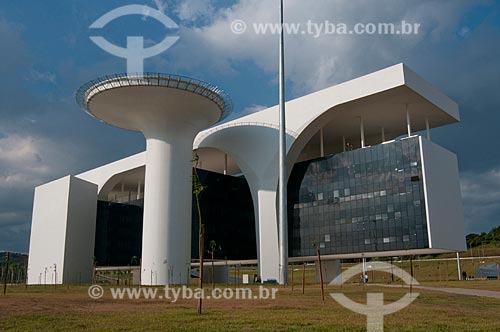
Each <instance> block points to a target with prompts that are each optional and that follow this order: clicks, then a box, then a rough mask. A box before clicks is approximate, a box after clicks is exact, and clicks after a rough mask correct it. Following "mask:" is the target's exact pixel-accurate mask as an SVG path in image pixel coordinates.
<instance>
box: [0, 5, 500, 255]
mask: <svg viewBox="0 0 500 332" xmlns="http://www.w3.org/2000/svg"><path fill="white" fill-rule="evenodd" d="M285 2H286V20H287V21H289V22H295V23H303V24H304V23H306V22H307V21H308V20H311V21H312V22H318V23H321V22H324V21H326V20H328V21H330V22H334V23H344V24H347V25H349V26H353V25H354V24H355V23H358V22H360V23H379V22H394V23H397V22H401V21H403V20H405V21H407V22H414V23H419V24H421V27H420V33H419V34H417V35H411V36H402V35H325V34H324V35H321V36H319V37H318V38H315V36H311V35H308V34H304V35H303V34H298V35H289V36H287V64H286V65H287V79H288V81H287V83H288V85H287V98H288V99H292V98H295V97H299V96H301V95H304V94H307V93H310V92H312V91H316V90H318V89H321V88H325V87H328V86H331V85H333V84H336V83H339V82H342V81H346V80H349V79H351V78H354V77H357V76H360V75H363V74H367V73H369V72H372V71H375V70H378V69H382V68H384V67H387V66H390V65H393V64H396V63H399V62H404V63H406V64H407V65H409V66H410V67H411V68H412V69H413V70H415V71H416V72H417V73H419V74H420V75H421V76H423V77H424V78H425V79H426V80H427V81H429V82H431V83H432V84H434V85H435V86H437V87H438V88H439V89H440V90H442V91H443V92H445V93H446V94H447V95H448V96H450V97H451V98H452V99H454V100H455V101H457V102H458V103H459V104H460V108H461V115H462V123H460V124H457V125H453V126H449V127H448V128H441V129H439V130H437V131H435V132H434V133H433V140H435V141H437V142H438V143H439V144H441V145H443V146H445V147H446V148H448V149H449V150H451V151H454V152H456V153H457V154H458V156H459V163H460V171H461V183H462V191H463V198H464V207H465V214H466V223H467V232H481V231H488V230H489V229H491V228H492V227H494V226H497V225H500V220H499V218H498V217H497V216H498V215H499V213H500V151H499V150H498V149H497V144H498V142H499V140H498V136H499V132H500V130H499V129H500V109H499V105H500V93H499V91H498V90H499V88H500V2H499V1H496V0H484V1H481V0H405V1H403V0H377V1H375V0H314V1H303V0H286V1H285ZM125 4H141V5H148V6H151V7H153V8H157V9H160V10H161V11H162V12H164V13H165V14H166V15H168V16H169V17H170V18H172V19H173V20H174V21H175V22H177V23H178V24H179V26H180V29H179V30H178V31H173V32H172V31H165V28H164V27H163V26H162V25H161V24H160V23H159V22H157V21H155V20H153V19H149V18H146V17H141V16H128V17H123V18H120V19H117V20H115V21H113V22H111V23H110V24H108V25H107V26H106V27H105V28H104V29H101V31H100V34H101V35H102V36H105V38H106V39H108V40H109V41H110V42H113V43H116V44H118V45H122V46H125V43H126V37H127V36H131V35H136V36H144V37H145V40H146V43H147V44H151V45H152V44H155V43H157V42H159V41H161V40H162V39H163V38H164V37H165V34H166V33H169V34H174V35H178V36H180V40H179V41H178V42H177V43H176V44H175V45H174V46H173V47H172V48H170V49H169V50H168V51H166V52H165V53H163V54H161V55H159V56H156V57H154V58H150V59H147V60H146V61H145V70H147V71H159V72H166V73H176V74H181V75H186V76H191V77H196V78H199V79H202V80H205V81H209V82H213V83H215V84H217V85H219V86H220V87H222V88H224V89H225V90H227V91H228V92H229V94H230V95H231V96H232V98H233V100H234V102H235V114H234V115H233V116H238V115H241V114H243V113H247V112H251V111H252V110H256V109H259V108H261V107H263V106H271V105H274V104H276V103H277V78H276V76H277V57H278V52H277V41H278V40H277V36H276V35H274V36H273V35H271V34H267V35H257V34H255V33H253V32H252V29H251V27H252V24H253V23H256V22H257V23H259V22H264V23H265V22H276V19H277V13H278V7H277V4H278V1H277V0H276V1H271V0H179V1H173V0H168V1H165V0H164V1H161V0H155V1H150V0H136V1H128V0H127V1H123V0H121V1H117V0H107V1H88V0H85V1H83V0H72V1H68V0H52V1H39V0H20V1H8V0H0V46H1V48H0V75H1V78H2V80H1V81H0V250H3V249H6V250H15V251H23V252H26V251H27V250H28V245H29V231H30V223H31V209H32V203H33V189H34V187H35V186H36V185H39V184H41V183H44V182H47V181H50V180H53V179H56V178H59V177H62V176H65V175H67V174H77V173H79V172H82V171H85V170H88V169H90V168H94V167H97V166H100V165H102V164H105V163H108V162H111V161H114V160H116V159H119V158H123V157H126V156H128V155H131V154H134V153H137V152H139V151H142V150H143V149H144V148H145V143H144V139H143V137H142V136H141V134H138V133H132V132H127V131H124V130H120V129H117V128H113V127H110V126H107V125H104V124H101V123H100V122H98V121H96V120H95V119H93V118H91V117H89V116H88V115H86V114H85V113H84V112H82V111H81V110H79V109H78V106H77V105H76V103H75V98H74V94H75V91H76V90H77V89H78V87H79V86H80V85H82V84H83V83H85V82H86V81H88V80H91V79H94V78H96V77H99V76H103V75H106V74H111V73H115V72H124V71H125V70H126V65H125V60H124V59H120V58H115V57H113V56H111V55H109V54H107V53H105V52H104V51H103V50H101V49H100V48H98V47H97V46H96V45H94V44H93V43H92V42H91V41H90V39H89V36H90V35H93V34H95V32H94V31H91V29H89V25H90V24H92V22H94V21H95V20H96V19H97V18H99V17H100V16H101V15H103V14H104V13H106V12H108V11H109V10H111V9H114V8H117V7H119V6H122V5H125ZM237 19H238V20H244V21H245V22H246V23H247V25H248V26H249V27H250V29H249V30H248V31H247V32H246V33H244V34H234V33H232V32H231V22H233V21H234V20H237Z"/></svg>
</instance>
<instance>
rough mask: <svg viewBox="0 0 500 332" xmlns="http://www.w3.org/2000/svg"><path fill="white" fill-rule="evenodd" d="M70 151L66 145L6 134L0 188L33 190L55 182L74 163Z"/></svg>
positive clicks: (0, 162) (0, 157) (0, 146)
mask: <svg viewBox="0 0 500 332" xmlns="http://www.w3.org/2000/svg"><path fill="white" fill-rule="evenodd" d="M70 149H71V148H70V147H69V146H67V145H66V144H65V142H55V141H52V140H49V139H47V138H44V137H40V136H21V135H18V134H8V133H7V135H6V136H4V137H3V138H0V165H1V166H2V167H1V170H0V189H2V190H8V189H16V190H22V189H30V190H32V189H33V187H34V186H37V185H40V184H41V183H44V182H46V181H48V180H52V179H53V178H54V177H56V176H58V175H60V174H61V172H63V170H62V168H64V167H65V165H64V164H66V165H68V164H71V163H72V160H71V157H70V156H71V153H70ZM61 161H64V163H62V162H61ZM73 162H74V161H73Z"/></svg>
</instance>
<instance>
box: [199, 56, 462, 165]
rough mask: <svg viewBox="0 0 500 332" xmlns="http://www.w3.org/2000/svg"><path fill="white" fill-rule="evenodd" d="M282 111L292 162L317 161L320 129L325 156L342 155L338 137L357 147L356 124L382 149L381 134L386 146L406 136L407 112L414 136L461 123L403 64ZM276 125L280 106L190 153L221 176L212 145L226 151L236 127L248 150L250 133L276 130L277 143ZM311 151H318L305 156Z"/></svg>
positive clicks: (217, 129) (238, 122) (208, 133)
mask: <svg viewBox="0 0 500 332" xmlns="http://www.w3.org/2000/svg"><path fill="white" fill-rule="evenodd" d="M286 107H287V108H286V111H287V133H288V138H289V139H288V151H289V158H290V157H292V158H291V159H292V160H293V162H295V161H297V160H298V161H300V160H304V159H310V158H315V157H316V158H317V157H319V137H318V133H319V130H320V129H323V135H324V145H325V149H326V152H327V154H329V153H333V152H339V151H341V150H342V147H343V143H342V136H345V137H346V139H347V141H350V142H351V143H353V145H354V146H355V147H359V146H357V145H359V144H358V141H359V137H360V118H363V122H364V127H365V136H366V140H367V144H368V145H373V144H379V143H381V137H382V135H381V132H382V128H384V131H385V137H386V140H389V139H393V138H396V137H398V136H401V135H403V134H405V133H406V132H407V128H406V108H407V109H408V111H409V113H410V117H411V123H412V132H418V131H422V130H425V129H426V121H428V123H429V127H430V128H436V127H440V126H444V125H448V124H452V123H456V122H459V121H460V116H459V111H458V105H457V104H456V103H455V102H454V101H452V100H451V99H450V98H448V97H447V96H445V95H444V94H443V93H441V92H440V91H439V90H438V89H436V88H435V87H434V86H432V85H431V84H429V83H427V82H426V81H425V80H423V79H422V78H421V77H420V76H418V75H417V74H416V73H415V72H413V71H412V70H411V69H409V68H408V67H407V66H405V65H404V64H397V65H394V66H391V67H388V68H385V69H382V70H380V71H377V72H374V73H371V74H368V75H365V76H362V77H359V78H356V79H353V80H350V81H347V82H345V83H341V84H338V85H335V86H332V87H330V88H327V89H324V90H321V91H318V92H315V93H312V94H309V95H307V96H304V97H300V98H297V99H294V100H291V101H289V102H287V104H286ZM278 124H279V123H278V106H273V107H271V108H268V109H265V110H262V111H260V112H256V113H253V114H250V115H247V116H243V117H241V118H238V119H235V120H232V121H228V122H226V123H223V124H219V125H216V126H214V127H212V128H209V129H207V130H204V131H202V132H200V133H199V134H198V136H197V137H196V139H195V143H194V149H198V151H199V154H200V156H202V158H201V160H202V161H203V167H202V168H205V169H209V170H212V171H216V172H221V171H222V170H223V168H221V165H223V164H222V163H223V162H222V160H224V154H225V152H224V151H221V150H220V146H218V144H214V142H221V140H224V139H225V138H226V139H227V140H228V142H225V144H224V145H227V144H229V145H230V144H231V141H235V140H234V138H235V132H236V131H238V130H239V129H238V127H245V130H244V135H245V137H244V139H245V140H246V141H248V145H249V148H250V146H251V145H252V143H251V142H252V141H255V142H257V141H258V139H255V140H254V139H253V138H252V131H253V132H254V134H253V135H254V136H255V138H257V136H261V132H262V128H267V129H271V130H274V131H275V135H276V137H277V132H278ZM241 132H242V133H243V130H241ZM226 133H227V134H226ZM215 137H217V138H216V139H215ZM276 142H277V141H276ZM240 143H241V142H235V144H240ZM269 144H272V142H271V141H270V142H269ZM240 145H241V144H240ZM251 148H254V149H259V148H261V147H260V146H258V145H257V146H253V147H251ZM207 149H208V150H207ZM276 149H277V144H276ZM311 149H312V150H316V151H313V152H311V151H309V150H311ZM301 154H302V155H301ZM231 157H235V159H237V158H236V156H230V158H229V159H230V160H231V159H232V158H231ZM231 162H232V160H231ZM231 162H229V161H228V168H229V169H232V170H234V172H235V173H240V171H239V167H238V165H234V164H231ZM230 174H231V173H230Z"/></svg>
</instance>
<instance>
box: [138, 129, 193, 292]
mask: <svg viewBox="0 0 500 332" xmlns="http://www.w3.org/2000/svg"><path fill="white" fill-rule="evenodd" d="M164 135H165V134H162V133H153V134H149V135H148V136H146V178H145V187H144V220H143V231H142V239H143V240H142V271H141V272H142V273H141V274H142V280H143V284H153V285H158V284H159V285H163V284H186V283H188V281H189V268H190V262H191V224H192V221H191V202H192V199H191V195H192V194H191V188H192V180H191V179H192V177H191V176H192V175H191V172H192V161H191V160H192V146H193V140H194V135H193V134H191V135H186V134H184V135H182V136H181V133H178V134H176V135H175V137H164ZM151 275H153V276H154V277H153V278H150V276H151Z"/></svg>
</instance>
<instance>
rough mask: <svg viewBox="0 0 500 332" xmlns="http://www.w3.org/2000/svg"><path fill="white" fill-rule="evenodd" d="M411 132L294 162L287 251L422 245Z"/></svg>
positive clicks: (299, 253)
mask: <svg viewBox="0 0 500 332" xmlns="http://www.w3.org/2000/svg"><path fill="white" fill-rule="evenodd" d="M421 179H423V177H422V169H421V162H420V147H419V141H418V137H414V138H410V139H403V140H398V141H394V142H391V143H387V144H384V145H377V146H373V147H369V148H365V149H359V150H355V151H347V152H344V153H340V154H337V155H334V156H330V157H326V158H322V159H316V160H309V161H305V162H301V163H297V164H295V165H294V168H293V170H292V173H291V175H290V178H289V180H288V200H289V202H288V207H289V210H288V219H289V227H288V229H289V243H290V246H289V254H290V255H291V256H310V255H314V254H315V249H314V246H313V243H319V244H320V247H321V249H322V252H323V253H324V254H347V253H357V252H372V251H384V250H408V249H418V248H426V247H428V238H427V224H426V219H425V218H426V217H425V200H424V190H423V182H422V181H421Z"/></svg>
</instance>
